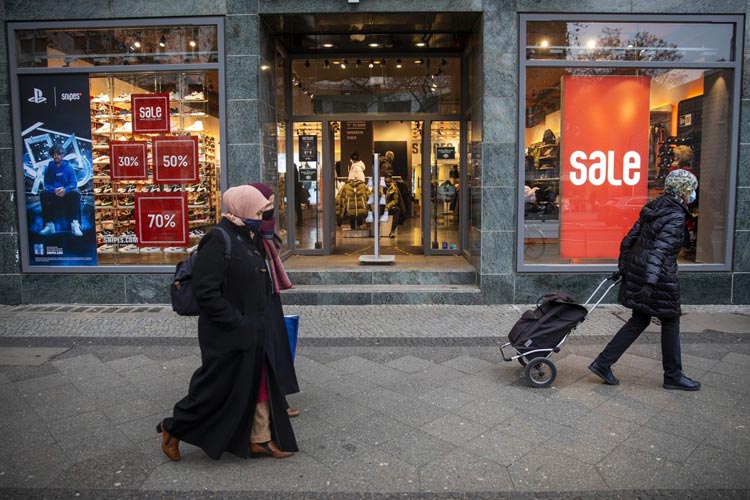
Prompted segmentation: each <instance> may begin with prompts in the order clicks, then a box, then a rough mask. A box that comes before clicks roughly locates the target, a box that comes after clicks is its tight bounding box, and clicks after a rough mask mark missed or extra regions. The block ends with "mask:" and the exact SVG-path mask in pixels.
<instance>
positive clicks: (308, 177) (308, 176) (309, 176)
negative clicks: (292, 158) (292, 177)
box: [299, 168, 318, 181]
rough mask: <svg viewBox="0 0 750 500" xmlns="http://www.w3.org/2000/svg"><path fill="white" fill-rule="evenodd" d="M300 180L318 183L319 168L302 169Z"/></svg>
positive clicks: (300, 170)
mask: <svg viewBox="0 0 750 500" xmlns="http://www.w3.org/2000/svg"><path fill="white" fill-rule="evenodd" d="M299 180H301V181H317V180H318V169H317V168H300V169H299Z"/></svg>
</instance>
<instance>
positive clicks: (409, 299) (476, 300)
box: [372, 290, 483, 305]
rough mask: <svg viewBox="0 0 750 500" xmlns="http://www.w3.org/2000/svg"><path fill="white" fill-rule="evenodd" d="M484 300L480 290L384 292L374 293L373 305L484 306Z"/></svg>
mask: <svg viewBox="0 0 750 500" xmlns="http://www.w3.org/2000/svg"><path fill="white" fill-rule="evenodd" d="M482 303H483V298H482V294H481V293H479V290H477V291H475V292H461V293H452V292H415V291H408V292H407V291H404V292H384V293H373V294H372V304H393V305H404V304H451V305H472V304H482Z"/></svg>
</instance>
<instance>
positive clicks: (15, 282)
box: [0, 274, 22, 306]
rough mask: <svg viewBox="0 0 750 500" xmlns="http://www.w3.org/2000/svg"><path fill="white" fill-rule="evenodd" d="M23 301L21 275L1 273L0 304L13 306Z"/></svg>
mask: <svg viewBox="0 0 750 500" xmlns="http://www.w3.org/2000/svg"><path fill="white" fill-rule="evenodd" d="M21 303H22V299H21V275H20V274H0V304H7V305H12V306H13V305H18V304H21Z"/></svg>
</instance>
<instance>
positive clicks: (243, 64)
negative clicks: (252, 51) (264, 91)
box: [226, 56, 260, 100]
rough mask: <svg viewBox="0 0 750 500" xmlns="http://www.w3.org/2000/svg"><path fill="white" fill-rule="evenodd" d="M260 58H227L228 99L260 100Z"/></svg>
mask: <svg viewBox="0 0 750 500" xmlns="http://www.w3.org/2000/svg"><path fill="white" fill-rule="evenodd" d="M259 65H260V59H259V58H258V56H227V58H226V80H227V92H226V95H227V99H228V100H231V99H258V97H259V92H258V67H259Z"/></svg>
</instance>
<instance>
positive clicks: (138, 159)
mask: <svg viewBox="0 0 750 500" xmlns="http://www.w3.org/2000/svg"><path fill="white" fill-rule="evenodd" d="M147 147H148V145H147V144H146V141H111V142H110V143H109V163H110V165H111V177H112V180H113V181H124V180H146V179H148V165H147V164H146V158H147V155H146V148H147Z"/></svg>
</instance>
